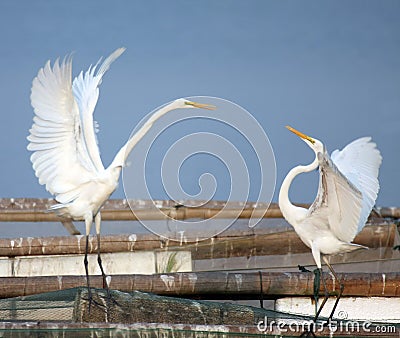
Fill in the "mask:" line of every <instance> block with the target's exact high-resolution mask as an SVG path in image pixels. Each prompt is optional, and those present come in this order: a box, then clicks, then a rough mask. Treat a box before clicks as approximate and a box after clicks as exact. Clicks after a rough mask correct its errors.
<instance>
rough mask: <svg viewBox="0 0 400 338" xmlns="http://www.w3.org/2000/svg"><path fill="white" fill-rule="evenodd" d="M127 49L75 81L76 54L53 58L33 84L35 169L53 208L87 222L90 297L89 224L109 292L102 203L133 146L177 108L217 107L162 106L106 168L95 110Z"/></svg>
mask: <svg viewBox="0 0 400 338" xmlns="http://www.w3.org/2000/svg"><path fill="white" fill-rule="evenodd" d="M124 50H125V48H119V49H117V50H116V51H114V52H113V53H112V54H111V55H110V56H109V57H108V58H106V59H105V60H104V61H103V62H102V63H101V65H100V61H99V62H98V63H97V64H96V65H95V66H93V67H92V66H91V67H90V68H89V69H88V70H87V71H86V72H85V73H83V72H81V73H80V74H79V75H78V76H77V77H76V78H75V79H74V80H73V81H72V59H71V57H66V58H65V59H64V60H63V61H62V62H61V63H60V62H59V60H57V61H56V62H55V63H54V65H53V66H51V64H50V61H48V62H47V63H46V65H45V66H44V67H43V68H42V69H40V70H39V73H38V75H37V77H36V78H35V79H34V80H33V83H32V92H31V104H32V106H33V108H34V112H35V116H34V118H33V125H32V128H31V129H30V135H29V136H28V140H29V141H30V143H29V145H28V150H31V151H33V154H32V155H31V161H32V164H33V169H34V170H35V174H36V176H37V177H38V178H39V183H40V184H45V185H46V190H48V191H49V192H50V193H51V194H53V195H54V196H55V200H56V201H57V202H58V204H56V205H54V206H52V207H51V208H50V209H51V211H54V212H56V213H57V214H58V215H60V216H62V217H66V218H68V219H72V220H82V221H84V222H85V228H86V249H85V258H84V265H85V270H86V278H87V286H88V293H89V300H90V302H91V301H92V294H91V290H90V283H89V273H88V261H87V254H88V243H89V233H90V229H91V226H92V223H93V220H94V223H95V227H96V234H97V242H98V246H97V255H98V264H99V267H100V270H101V273H102V276H103V287H104V288H106V289H107V292H108V295H109V297H110V293H109V288H108V285H107V282H106V275H105V273H104V270H103V267H102V263H101V257H100V223H101V213H100V208H101V207H102V205H103V204H104V202H105V201H106V200H107V199H108V198H109V197H110V195H111V194H112V193H113V192H114V190H115V189H116V188H117V185H118V180H119V177H120V174H121V169H122V167H123V166H124V163H125V160H126V159H127V156H128V155H129V153H130V151H131V150H132V149H133V147H134V146H135V145H136V144H137V143H138V142H139V141H140V139H141V138H142V137H143V136H144V135H145V134H146V133H147V132H148V130H149V129H150V128H151V126H152V125H153V123H154V122H155V121H156V120H157V119H159V118H160V117H162V116H163V115H164V114H166V113H168V112H169V111H172V110H174V109H178V108H204V109H214V108H215V107H214V106H212V105H207V104H201V103H196V102H191V101H189V100H186V99H178V100H175V101H173V102H172V103H170V104H168V105H166V106H164V107H162V108H161V109H159V110H158V111H157V112H155V113H154V114H153V115H152V116H151V117H150V118H149V119H148V120H147V121H146V123H144V124H143V126H142V127H141V128H140V129H139V131H138V132H137V133H136V134H135V135H133V136H132V137H131V138H130V139H129V140H128V141H127V143H126V144H125V145H124V146H123V147H122V148H121V149H120V150H119V151H118V152H117V154H116V156H115V157H114V160H113V161H112V163H111V164H110V165H109V166H108V167H107V168H105V167H104V166H103V163H102V161H101V158H100V153H99V148H98V146H97V137H96V128H95V122H94V119H93V111H94V108H95V106H96V103H97V99H98V97H99V85H100V84H101V81H102V78H103V75H104V74H105V72H106V71H107V70H108V69H109V67H110V65H111V63H112V62H113V61H115V59H117V58H118V57H119V56H120V55H121V54H122V53H123V52H124ZM110 298H111V297H110ZM89 307H90V303H89Z"/></svg>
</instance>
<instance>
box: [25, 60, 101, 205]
mask: <svg viewBox="0 0 400 338" xmlns="http://www.w3.org/2000/svg"><path fill="white" fill-rule="evenodd" d="M71 73H72V61H71V58H68V59H64V61H63V62H62V63H61V64H60V63H59V61H58V60H57V61H56V62H55V63H54V65H53V68H51V65H50V62H47V63H46V65H45V66H44V68H42V69H40V70H39V73H38V75H37V77H36V78H35V79H34V80H33V83H32V92H31V103H32V106H33V108H34V111H35V114H36V115H35V117H34V119H33V121H34V123H33V126H32V128H31V129H30V135H29V136H28V140H29V141H30V143H29V145H28V150H31V151H33V152H34V153H33V154H32V156H31V161H32V164H33V168H34V170H35V173H36V176H37V177H38V178H39V183H40V184H45V185H46V189H47V190H48V191H49V192H50V193H52V194H54V195H56V198H57V200H58V201H60V202H61V203H64V202H68V201H66V200H65V199H64V198H63V194H65V193H68V192H70V191H71V190H74V189H76V187H78V186H80V185H82V184H83V183H85V182H87V181H89V180H90V179H91V178H92V177H93V175H94V167H93V164H92V162H91V160H90V158H89V156H88V154H87V152H86V150H85V147H84V146H83V145H82V133H81V127H80V123H79V112H78V107H77V105H76V102H75V99H74V97H73V95H72V87H71V77H72V76H71Z"/></svg>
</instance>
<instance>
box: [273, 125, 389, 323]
mask: <svg viewBox="0 0 400 338" xmlns="http://www.w3.org/2000/svg"><path fill="white" fill-rule="evenodd" d="M287 128H288V129H289V130H290V131H292V132H293V133H295V134H296V135H297V136H299V137H300V138H301V139H302V140H303V141H304V142H305V143H306V144H307V145H308V146H309V147H310V148H311V149H312V150H313V151H314V153H315V160H314V161H313V162H312V163H311V164H309V165H300V166H297V167H295V168H293V169H292V170H290V171H289V173H288V174H287V176H286V177H285V179H284V180H283V183H282V186H281V190H280V192H279V207H280V209H281V210H282V213H283V216H284V217H285V219H286V220H287V221H288V222H289V223H290V224H291V225H292V226H293V227H294V229H295V231H296V233H297V234H298V235H299V237H300V238H301V240H302V241H303V242H304V244H306V245H307V246H308V247H309V248H310V249H311V252H312V255H313V257H314V261H315V263H316V265H317V267H318V269H317V270H316V272H317V274H316V278H318V283H317V284H318V289H319V278H320V275H321V273H322V266H321V255H322V258H323V260H324V262H325V263H326V264H327V266H328V268H329V269H330V270H331V272H332V273H333V275H334V276H335V278H336V280H338V281H339V283H340V291H339V294H338V296H337V298H336V302H335V305H334V307H333V310H332V312H331V315H330V318H332V316H333V313H334V312H335V309H336V306H337V303H338V301H339V299H340V296H341V295H342V292H343V288H344V286H343V284H342V283H341V281H340V279H339V278H338V277H337V275H336V273H335V271H334V270H333V268H332V266H331V265H330V264H329V261H328V260H327V259H326V257H325V255H336V254H341V253H345V252H351V251H354V250H357V249H360V248H365V247H363V246H361V245H358V244H354V243H351V242H352V241H353V239H354V237H355V236H356V235H357V233H358V232H360V231H361V230H362V228H363V227H364V225H365V223H366V221H367V218H368V215H369V214H370V212H371V209H372V207H373V206H374V204H375V200H376V197H377V194H378V190H379V182H378V172H379V167H380V165H381V162H382V157H381V154H380V152H379V150H378V149H377V148H376V144H375V143H373V142H371V138H370V137H363V138H359V139H357V140H355V141H353V142H351V143H350V144H348V145H347V146H346V147H344V149H343V150H340V151H339V150H335V151H333V152H332V154H331V157H330V156H329V155H328V152H327V150H326V148H325V146H324V145H323V144H322V142H321V141H319V140H317V139H315V138H312V137H310V136H307V135H305V134H303V133H301V132H299V131H297V130H295V129H293V128H291V127H287ZM317 167H319V172H320V177H319V188H318V193H317V197H316V199H315V201H314V203H313V204H312V205H311V207H310V208H309V209H305V208H301V207H298V206H295V205H293V204H292V203H291V202H290V200H289V188H290V185H291V183H292V181H293V179H294V178H295V177H296V176H297V175H299V174H301V173H305V172H310V171H312V170H314V169H316V168H317ZM323 281H324V280H323ZM324 287H325V283H324ZM325 291H326V288H325ZM327 299H328V297H327V294H326V295H325V299H324V301H323V303H322V304H321V306H320V308H319V310H318V311H316V318H318V315H319V313H320V312H321V310H322V308H323V306H324V305H325V302H326V300H327Z"/></svg>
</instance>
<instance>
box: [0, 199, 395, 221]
mask: <svg viewBox="0 0 400 338" xmlns="http://www.w3.org/2000/svg"><path fill="white" fill-rule="evenodd" d="M181 202H182V204H184V205H185V206H183V207H181V206H180V205H178V206H177V205H176V202H174V201H161V200H160V201H158V200H157V201H149V200H135V201H130V204H131V206H132V208H133V210H134V212H132V210H131V209H130V207H129V204H128V202H127V200H118V199H113V200H108V201H107V202H106V203H105V204H104V206H103V208H102V219H103V220H105V221H117V220H118V221H132V220H138V219H142V220H166V219H169V218H174V219H179V220H185V219H191V218H200V219H208V218H211V217H214V218H250V217H253V218H257V217H262V218H282V213H281V211H280V209H279V206H278V204H276V203H271V204H270V205H269V206H268V204H266V203H253V202H247V203H243V202H229V203H226V202H222V201H209V202H207V203H206V202H204V203H203V205H202V206H201V207H190V205H198V204H199V203H200V202H199V201H179V203H181ZM55 203H56V202H55V201H54V200H52V199H43V198H1V199H0V222H59V221H60V220H61V218H60V217H58V216H57V215H55V214H54V213H51V212H48V211H47V210H48V208H49V207H50V206H52V205H54V204H55ZM298 205H301V206H304V207H309V205H308V204H298ZM160 211H162V212H160ZM371 216H373V217H375V218H376V217H383V218H385V217H389V218H400V208H377V209H376V211H374V212H373V213H372V214H371Z"/></svg>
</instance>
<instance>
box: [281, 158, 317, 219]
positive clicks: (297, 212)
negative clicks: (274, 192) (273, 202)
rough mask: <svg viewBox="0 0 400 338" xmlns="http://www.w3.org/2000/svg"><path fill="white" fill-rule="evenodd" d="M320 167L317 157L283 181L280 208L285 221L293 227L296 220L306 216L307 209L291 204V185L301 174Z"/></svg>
mask: <svg viewBox="0 0 400 338" xmlns="http://www.w3.org/2000/svg"><path fill="white" fill-rule="evenodd" d="M317 167H318V158H317V157H315V160H314V161H313V162H312V163H311V164H309V165H299V166H297V167H294V168H293V169H292V170H290V171H289V173H288V174H287V175H286V177H285V179H284V180H283V183H282V186H281V190H280V191H279V208H280V209H281V211H282V214H283V216H284V217H285V219H286V220H287V221H288V222H289V223H290V224H292V225H294V224H295V223H296V219H297V218H298V217H299V216H301V215H302V214H304V212H305V211H306V209H304V208H301V207H297V206H295V205H293V204H292V203H291V202H290V199H289V189H290V185H291V184H292V181H293V180H294V178H295V177H296V176H297V175H299V174H301V173H306V172H310V171H312V170H314V169H316V168H317Z"/></svg>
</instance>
